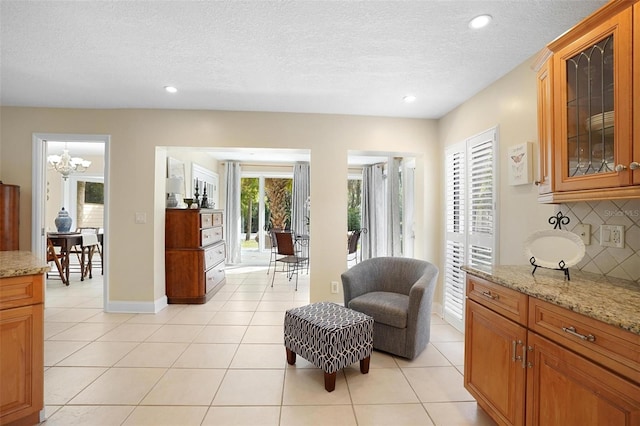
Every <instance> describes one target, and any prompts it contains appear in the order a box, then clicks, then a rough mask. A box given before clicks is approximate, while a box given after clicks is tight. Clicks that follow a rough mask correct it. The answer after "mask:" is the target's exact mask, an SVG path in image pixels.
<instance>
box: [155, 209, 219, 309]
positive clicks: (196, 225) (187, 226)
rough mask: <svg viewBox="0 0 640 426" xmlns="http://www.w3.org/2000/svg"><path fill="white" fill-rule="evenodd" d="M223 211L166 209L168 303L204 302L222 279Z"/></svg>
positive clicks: (213, 292)
mask: <svg viewBox="0 0 640 426" xmlns="http://www.w3.org/2000/svg"><path fill="white" fill-rule="evenodd" d="M222 223H223V211H221V210H208V209H167V213H166V222H165V279H166V291H167V298H168V301H169V303H206V302H207V301H208V300H209V299H210V298H211V297H212V296H213V295H214V294H215V293H216V292H217V291H218V290H219V289H220V287H222V286H223V285H224V283H225V273H224V260H225V245H224V239H223V233H222Z"/></svg>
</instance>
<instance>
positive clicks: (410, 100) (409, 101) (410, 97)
mask: <svg viewBox="0 0 640 426" xmlns="http://www.w3.org/2000/svg"><path fill="white" fill-rule="evenodd" d="M402 100H403V101H404V102H405V103H406V104H410V103H411V102H413V101H415V100H416V97H415V96H413V95H407V96H405V97H404V98H402Z"/></svg>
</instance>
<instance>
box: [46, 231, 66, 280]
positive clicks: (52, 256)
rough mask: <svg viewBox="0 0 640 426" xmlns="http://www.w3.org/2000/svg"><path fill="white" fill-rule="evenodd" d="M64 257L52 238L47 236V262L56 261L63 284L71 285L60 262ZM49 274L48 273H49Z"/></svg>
mask: <svg viewBox="0 0 640 426" xmlns="http://www.w3.org/2000/svg"><path fill="white" fill-rule="evenodd" d="M61 258H62V254H60V253H57V252H56V248H55V247H54V246H53V243H52V242H51V239H50V238H47V262H54V263H55V265H56V269H57V270H58V275H59V276H60V279H61V280H62V284H64V285H69V283H68V282H67V280H66V278H65V277H64V273H63V270H62V263H60V259H61ZM47 276H48V274H47Z"/></svg>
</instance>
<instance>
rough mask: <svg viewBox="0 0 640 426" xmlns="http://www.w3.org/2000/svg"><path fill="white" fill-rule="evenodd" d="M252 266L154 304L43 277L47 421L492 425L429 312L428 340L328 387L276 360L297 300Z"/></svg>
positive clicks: (285, 285) (98, 286)
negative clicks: (116, 300) (108, 308)
mask: <svg viewBox="0 0 640 426" xmlns="http://www.w3.org/2000/svg"><path fill="white" fill-rule="evenodd" d="M271 275H272V274H269V275H267V274H266V268H265V267H261V266H259V265H252V266H247V267H244V268H234V269H228V270H227V283H226V285H225V286H224V287H223V288H222V289H221V290H220V291H219V292H218V293H217V294H216V295H215V296H214V297H213V298H212V300H211V301H209V303H207V304H205V305H169V306H168V307H167V308H165V309H164V310H162V311H161V312H159V313H158V314H155V315H153V314H114V313H105V312H103V310H102V279H101V277H100V276H94V278H93V279H91V280H87V281H84V282H72V283H71V285H70V286H69V287H65V286H63V285H61V284H60V283H59V281H55V280H50V281H49V283H48V284H47V293H46V308H45V405H46V408H45V413H46V417H47V421H46V422H45V423H43V424H45V425H47V426H54V425H65V426H68V425H91V426H98V425H180V426H187V425H234V426H238V425H296V426H298V425H332V426H334V425H394V426H395V425H493V424H494V423H493V422H492V421H491V419H489V417H488V416H487V415H486V414H485V413H484V412H483V411H482V410H481V409H480V408H479V407H478V406H477V405H476V403H475V401H474V399H473V398H472V397H471V395H469V393H468V392H467V391H466V390H465V389H464V388H463V385H462V365H463V362H464V356H463V355H464V354H463V352H464V347H463V336H462V334H460V333H459V332H457V331H456V330H455V329H454V328H452V327H451V326H449V325H448V324H446V323H445V322H444V321H443V320H442V319H440V318H439V317H438V316H435V315H434V316H433V317H432V327H431V343H430V344H429V346H428V348H427V349H426V350H425V351H424V352H423V353H422V354H421V355H420V356H419V357H418V358H417V359H415V360H412V361H408V360H405V359H402V358H397V357H394V356H391V355H389V354H385V353H382V352H377V351H374V353H373V355H372V359H371V369H370V371H369V374H366V375H363V374H361V373H360V371H359V365H358V364H354V365H353V366H351V367H348V368H346V369H344V370H343V371H341V372H339V374H338V377H337V380H336V389H335V391H334V392H331V393H328V392H326V391H325V390H324V381H323V380H324V375H323V373H322V371H321V370H318V369H317V368H315V367H314V366H313V365H311V364H309V363H308V362H307V361H306V360H304V359H303V358H301V357H298V358H297V363H296V365H295V366H289V365H287V363H286V356H285V350H284V347H283V344H282V341H283V333H282V325H283V320H284V312H285V310H286V309H288V308H291V307H296V306H302V305H305V304H307V303H309V278H308V275H305V274H302V275H300V282H299V284H298V287H299V289H298V291H297V292H296V291H294V290H293V283H290V282H288V281H287V280H286V279H285V278H284V274H282V273H278V274H276V279H275V284H274V287H273V288H272V287H271V286H270V283H271Z"/></svg>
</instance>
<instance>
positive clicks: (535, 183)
mask: <svg viewBox="0 0 640 426" xmlns="http://www.w3.org/2000/svg"><path fill="white" fill-rule="evenodd" d="M541 183H542V182H540V181H539V180H537V181H535V182H533V184H534V185H535V186H540V184H541Z"/></svg>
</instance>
